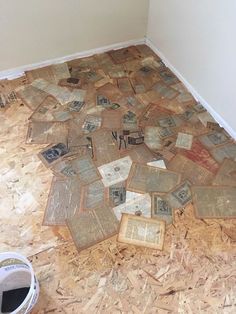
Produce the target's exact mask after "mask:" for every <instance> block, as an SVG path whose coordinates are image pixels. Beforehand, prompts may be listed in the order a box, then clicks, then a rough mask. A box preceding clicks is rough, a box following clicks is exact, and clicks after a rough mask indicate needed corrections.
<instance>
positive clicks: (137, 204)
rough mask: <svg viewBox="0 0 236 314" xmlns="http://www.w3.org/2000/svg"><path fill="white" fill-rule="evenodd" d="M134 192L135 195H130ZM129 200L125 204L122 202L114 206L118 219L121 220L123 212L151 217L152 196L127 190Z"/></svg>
mask: <svg viewBox="0 0 236 314" xmlns="http://www.w3.org/2000/svg"><path fill="white" fill-rule="evenodd" d="M130 193H132V194H133V196H132V197H129V194H130ZM127 194H128V195H127V196H128V197H127V200H126V202H124V203H123V204H120V205H118V206H116V207H114V208H113V212H114V214H115V215H116V217H117V219H118V220H121V216H122V214H125V213H126V214H133V215H137V216H143V217H147V218H151V197H150V195H149V194H148V193H147V194H140V193H134V192H130V191H127Z"/></svg>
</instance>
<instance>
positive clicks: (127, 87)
mask: <svg viewBox="0 0 236 314" xmlns="http://www.w3.org/2000/svg"><path fill="white" fill-rule="evenodd" d="M117 83H118V87H119V89H120V90H121V91H122V93H132V92H133V88H132V85H131V84H130V81H129V79H128V78H125V77H124V78H118V79H117Z"/></svg>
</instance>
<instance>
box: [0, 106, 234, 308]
mask: <svg viewBox="0 0 236 314" xmlns="http://www.w3.org/2000/svg"><path fill="white" fill-rule="evenodd" d="M30 114H31V111H30V110H29V109H28V108H27V107H26V106H25V105H20V102H19V103H14V104H12V105H11V106H10V107H9V108H8V109H7V110H6V111H2V112H0V119H1V128H0V141H1V146H0V157H1V158H0V173H1V177H0V179H1V184H0V192H1V193H0V195H1V196H0V204H1V206H0V208H1V226H0V237H1V238H0V239H1V251H16V252H19V253H21V254H24V255H26V256H28V257H29V258H30V260H31V261H32V264H33V267H34V270H35V273H36V276H37V278H38V279H39V282H40V289H41V290H40V297H39V301H38V304H37V306H36V307H35V309H34V311H33V313H112V314H114V313H138V314H139V313H146V314H149V313H214V314H215V313H235V312H236V231H235V230H236V229H235V228H236V221H235V220H230V219H227V220H223V219H215V220H214V219H206V220H201V219H196V218H195V216H194V213H193V206H192V205H191V204H190V205H188V206H187V207H186V208H185V209H184V210H177V211H175V216H174V223H173V224H172V225H170V226H168V228H167V231H166V236H165V244H164V250H163V251H153V250H149V249H143V248H139V247H135V246H131V245H125V244H120V243H117V242H116V239H115V237H114V238H111V239H109V240H106V241H105V242H103V243H101V244H99V245H96V246H94V247H92V248H91V249H87V250H84V251H82V252H80V253H79V254H78V252H77V250H76V248H75V246H74V244H73V242H72V239H71V237H70V235H69V232H68V230H67V228H64V227H45V226H42V220H43V215H44V210H45V206H46V201H47V196H48V192H49V188H50V184H51V180H52V174H51V171H50V170H49V169H46V168H45V167H44V166H43V165H42V163H41V162H40V161H39V159H38V157H37V153H38V152H39V151H40V150H41V149H42V147H45V145H27V144H25V138H26V132H27V126H28V118H29V115H30Z"/></svg>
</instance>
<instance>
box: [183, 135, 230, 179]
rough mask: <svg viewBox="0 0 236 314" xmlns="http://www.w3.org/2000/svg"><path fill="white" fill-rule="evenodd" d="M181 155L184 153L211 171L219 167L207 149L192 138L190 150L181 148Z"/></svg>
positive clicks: (213, 171) (215, 170)
mask: <svg viewBox="0 0 236 314" xmlns="http://www.w3.org/2000/svg"><path fill="white" fill-rule="evenodd" d="M235 147H236V145H235ZM235 153H236V150H235ZM181 155H184V156H185V157H187V158H188V159H190V160H192V161H193V162H195V163H196V164H198V165H200V166H201V167H203V168H206V169H207V170H209V171H210V172H212V173H216V172H217V170H218V168H219V165H218V163H217V162H216V160H215V159H214V158H213V157H212V156H211V154H210V153H209V151H208V150H207V149H206V148H205V147H204V146H203V145H202V144H201V143H200V142H199V141H196V140H194V141H193V144H192V148H191V149H190V150H181ZM235 157H236V154H235Z"/></svg>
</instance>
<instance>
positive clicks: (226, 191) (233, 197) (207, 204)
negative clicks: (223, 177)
mask: <svg viewBox="0 0 236 314" xmlns="http://www.w3.org/2000/svg"><path fill="white" fill-rule="evenodd" d="M192 195H193V205H194V207H195V214H196V217H197V218H202V219H205V218H209V219H210V218H211V219H212V218H236V187H226V186H193V187H192Z"/></svg>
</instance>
